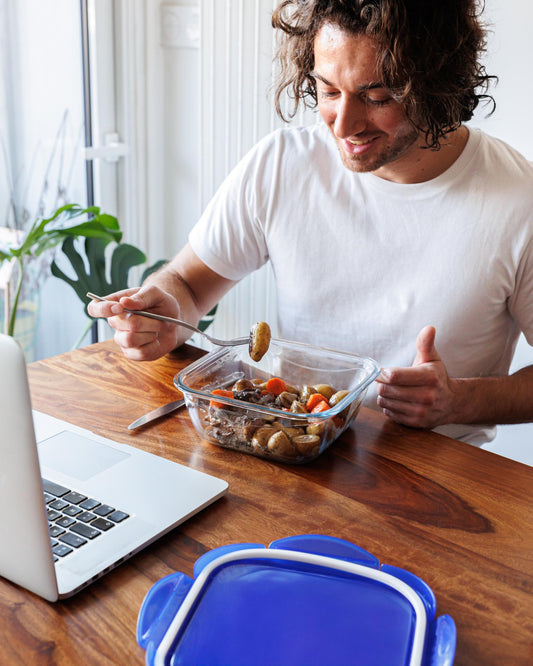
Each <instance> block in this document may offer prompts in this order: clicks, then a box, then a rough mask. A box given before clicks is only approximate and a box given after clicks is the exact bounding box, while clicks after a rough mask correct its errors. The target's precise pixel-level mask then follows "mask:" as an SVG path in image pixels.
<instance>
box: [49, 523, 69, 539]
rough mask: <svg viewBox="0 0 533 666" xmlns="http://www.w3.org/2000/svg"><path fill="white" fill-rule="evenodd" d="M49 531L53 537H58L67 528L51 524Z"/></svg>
mask: <svg viewBox="0 0 533 666" xmlns="http://www.w3.org/2000/svg"><path fill="white" fill-rule="evenodd" d="M49 531H50V536H51V537H58V536H59V535H60V534H63V532H64V531H65V530H64V529H63V528H62V527H58V526H57V525H50V530H49Z"/></svg>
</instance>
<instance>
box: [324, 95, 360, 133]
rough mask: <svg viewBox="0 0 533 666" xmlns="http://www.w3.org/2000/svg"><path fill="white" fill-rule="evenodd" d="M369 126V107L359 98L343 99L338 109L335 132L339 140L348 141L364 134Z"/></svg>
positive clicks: (346, 97)
mask: <svg viewBox="0 0 533 666" xmlns="http://www.w3.org/2000/svg"><path fill="white" fill-rule="evenodd" d="M367 124H368V118H367V106H366V104H365V102H364V101H363V100H361V99H360V98H358V97H348V96H345V97H342V98H341V99H340V100H339V105H338V107H337V115H336V118H335V123H334V126H333V130H334V132H335V136H336V137H337V138H339V139H348V138H349V137H351V136H353V135H354V134H359V133H360V132H363V131H364V130H365V129H366V127H367Z"/></svg>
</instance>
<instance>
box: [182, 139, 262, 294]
mask: <svg viewBox="0 0 533 666" xmlns="http://www.w3.org/2000/svg"><path fill="white" fill-rule="evenodd" d="M265 144H266V145H265ZM268 146H269V142H265V141H262V142H261V143H260V144H259V145H258V146H256V147H255V148H254V149H252V150H251V151H250V152H249V153H248V154H247V155H246V156H245V157H244V158H243V159H242V160H241V161H240V162H239V164H237V166H236V167H235V168H234V169H233V170H232V171H231V173H230V174H229V175H228V176H227V178H226V179H225V180H224V182H223V183H222V184H221V186H220V187H219V189H218V190H217V192H216V193H215V195H214V197H213V199H212V200H211V201H210V203H209V204H208V206H207V208H206V209H205V211H204V213H203V214H202V216H201V218H200V220H199V221H198V222H197V224H196V225H195V226H194V227H193V229H192V230H191V232H190V234H189V243H190V245H191V247H192V249H193V251H194V252H195V253H196V255H197V256H198V257H199V258H200V259H201V260H202V261H203V262H204V263H205V264H206V265H207V266H208V267H209V268H211V269H212V270H213V271H215V272H216V273H218V274H219V275H222V277H225V278H227V279H229V280H235V281H238V280H241V279H242V278H244V277H245V276H246V275H248V274H249V273H251V272H253V271H255V270H257V269H258V268H260V267H261V266H263V265H264V264H265V263H266V262H267V261H268V258H269V257H268V249H267V243H266V239H265V234H264V210H265V209H266V207H267V205H268V204H267V201H266V198H267V197H268V188H265V175H266V170H267V167H266V163H268V155H265V152H266V153H268ZM265 192H267V194H265Z"/></svg>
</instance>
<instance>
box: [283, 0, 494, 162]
mask: <svg viewBox="0 0 533 666" xmlns="http://www.w3.org/2000/svg"><path fill="white" fill-rule="evenodd" d="M480 3H481V4H480ZM483 9H484V2H483V0H283V1H282V2H281V3H280V4H279V5H278V7H277V8H276V9H275V10H274V12H273V14H272V25H273V27H274V28H276V29H278V31H279V41H278V49H277V54H276V58H277V61H278V63H279V67H280V68H279V75H278V77H277V80H276V82H275V84H274V91H275V94H274V99H275V104H276V110H277V112H278V114H279V115H280V117H281V118H282V119H283V120H285V121H287V120H289V119H290V118H292V117H293V116H294V115H295V114H296V112H297V110H298V106H299V103H300V102H302V103H303V104H304V105H305V106H307V107H309V108H314V107H316V105H317V91H316V84H315V79H314V77H313V76H312V75H311V73H312V71H313V67H314V52H313V45H314V39H315V36H316V34H317V32H318V31H319V30H320V28H321V27H322V25H323V24H324V23H332V24H334V25H338V26H339V27H340V28H341V29H342V30H345V31H346V32H349V33H352V34H354V35H358V34H364V35H367V36H369V37H371V38H372V39H373V40H375V42H376V45H377V49H378V63H377V66H378V71H379V72H380V75H381V80H382V82H383V84H384V85H385V86H386V87H387V88H389V89H390V90H391V91H393V93H394V96H395V99H397V100H398V101H399V102H401V103H402V104H404V106H405V110H406V113H407V116H408V117H409V119H410V120H411V122H412V123H413V124H414V126H415V127H416V128H417V129H418V130H419V131H421V132H423V133H424V134H425V136H426V143H427V145H428V147H430V148H434V149H438V148H440V140H441V139H442V138H443V137H444V136H445V135H446V134H447V133H448V132H450V131H452V130H455V129H457V128H458V127H459V126H460V125H461V123H463V122H465V121H467V120H470V119H471V118H472V115H473V112H474V109H475V108H476V107H477V106H478V104H479V103H480V102H481V101H484V102H487V103H490V104H491V107H492V108H491V109H490V110H489V114H490V113H492V112H493V111H494V108H495V106H496V103H495V101H494V98H493V97H492V95H489V94H488V93H487V90H488V87H489V84H490V80H491V79H496V77H495V76H490V75H488V74H487V73H486V70H485V67H484V66H483V65H482V64H481V63H480V55H481V54H482V53H483V52H484V51H485V47H486V32H485V28H484V26H483V25H482V23H481V20H480V15H481V13H482V11H483ZM285 90H286V91H287V92H288V94H289V97H290V98H292V99H293V101H294V105H293V108H292V111H290V112H289V113H287V114H285V113H284V112H283V110H282V107H281V98H282V95H283V93H284V91H285Z"/></svg>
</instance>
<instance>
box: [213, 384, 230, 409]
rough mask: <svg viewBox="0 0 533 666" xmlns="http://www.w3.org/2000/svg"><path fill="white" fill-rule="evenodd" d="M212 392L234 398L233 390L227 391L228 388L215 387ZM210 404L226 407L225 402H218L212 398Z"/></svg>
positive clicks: (220, 407)
mask: <svg viewBox="0 0 533 666" xmlns="http://www.w3.org/2000/svg"><path fill="white" fill-rule="evenodd" d="M211 393H212V394H213V395H220V396H224V398H233V391H227V390H226V389H214V390H213V391H211ZM209 406H210V407H214V408H215V409H224V407H225V404H224V403H223V402H218V401H217V400H210V401H209Z"/></svg>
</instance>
